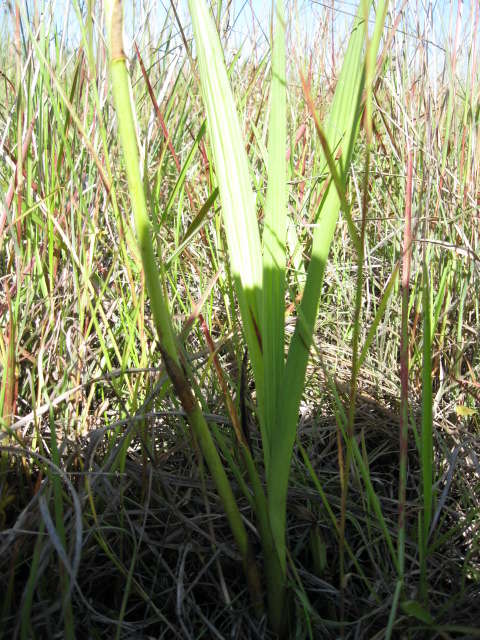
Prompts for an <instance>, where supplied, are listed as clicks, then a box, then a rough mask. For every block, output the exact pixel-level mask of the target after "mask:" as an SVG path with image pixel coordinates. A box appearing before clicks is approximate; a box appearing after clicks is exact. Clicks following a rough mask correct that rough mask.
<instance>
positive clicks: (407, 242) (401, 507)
mask: <svg viewBox="0 0 480 640" xmlns="http://www.w3.org/2000/svg"><path fill="white" fill-rule="evenodd" d="M412 184H413V149H412V146H411V141H410V140H409V139H407V184H406V189H405V227H404V236H403V265H402V321H401V322H402V324H401V344H400V384H401V390H400V470H399V489H398V569H399V572H400V576H399V577H400V579H401V580H403V578H404V575H405V539H406V513H405V509H406V491H407V457H408V373H409V362H408V361H409V339H408V336H409V322H408V309H409V299H410V292H409V288H410V269H411V256H412Z"/></svg>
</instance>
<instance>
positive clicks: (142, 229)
mask: <svg viewBox="0 0 480 640" xmlns="http://www.w3.org/2000/svg"><path fill="white" fill-rule="evenodd" d="M106 19H107V32H108V36H109V52H110V73H111V81H112V91H113V96H114V100H115V106H116V110H117V116H118V128H119V136H120V141H121V144H122V148H123V156H124V162H125V168H126V172H127V180H128V187H129V191H130V197H131V201H132V209H133V214H134V219H135V227H136V232H137V238H138V244H139V249H140V254H141V257H142V264H143V268H144V272H145V282H146V287H147V292H148V295H149V297H150V302H151V306H152V314H153V319H154V323H155V328H156V330H157V333H158V337H159V342H160V351H161V353H162V358H163V361H164V363H165V368H166V370H167V372H168V374H169V377H170V379H171V381H172V384H173V387H174V389H175V392H176V394H177V396H178V398H179V400H180V401H181V403H182V406H183V408H184V410H185V413H186V416H187V420H188V422H189V424H190V426H191V428H192V430H193V431H194V434H195V436H196V438H197V439H198V443H199V445H200V448H201V450H202V453H203V455H204V457H205V460H206V462H207V465H208V468H209V470H210V473H211V474H212V477H213V479H214V482H215V484H216V487H217V491H218V493H219V496H220V499H221V500H222V504H223V507H224V509H225V513H226V516H227V519H228V522H229V524H230V527H231V530H232V533H233V535H234V538H235V541H236V543H237V546H238V548H239V550H240V553H241V556H242V560H243V566H244V571H245V574H246V577H247V581H248V584H249V589H250V594H251V598H252V602H253V604H254V605H255V608H256V610H257V613H260V612H261V611H262V604H261V590H260V579H259V574H258V570H257V567H256V564H255V559H254V556H253V553H252V550H251V548H250V544H249V542H248V537H247V532H246V529H245V525H244V524H243V521H242V518H241V515H240V512H239V509H238V506H237V503H236V501H235V497H234V495H233V492H232V489H231V487H230V483H229V481H228V478H227V475H226V473H225V469H224V467H223V465H222V462H221V460H220V457H219V455H218V452H217V449H216V448H215V445H214V442H213V439H212V437H211V434H210V431H209V429H208V425H207V423H206V421H205V418H204V417H203V414H202V411H201V407H200V405H199V402H198V400H197V398H196V397H195V394H194V393H193V390H192V388H191V385H190V383H189V381H188V380H187V378H186V375H185V373H184V370H183V368H182V366H181V363H180V358H179V354H178V351H177V347H176V339H175V335H174V331H173V327H172V323H171V318H170V312H169V309H168V304H167V301H166V299H165V297H164V295H163V291H162V284H161V280H160V274H159V273H158V270H157V266H156V261H155V254H154V249H153V243H152V239H151V225H150V221H149V218H148V213H147V205H146V200H145V194H144V190H143V181H142V178H141V175H140V168H139V156H138V149H137V142H136V133H135V125H134V117H133V107H132V104H131V97H130V84H129V77H128V72H127V67H126V63H125V61H126V57H125V53H124V50H123V36H122V29H123V15H122V6H121V2H120V0H109V1H108V2H107V12H106Z"/></svg>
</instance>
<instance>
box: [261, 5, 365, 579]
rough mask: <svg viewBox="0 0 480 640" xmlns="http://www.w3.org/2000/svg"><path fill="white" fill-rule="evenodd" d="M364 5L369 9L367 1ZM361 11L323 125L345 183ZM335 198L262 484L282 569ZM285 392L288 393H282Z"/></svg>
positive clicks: (327, 211)
mask: <svg viewBox="0 0 480 640" xmlns="http://www.w3.org/2000/svg"><path fill="white" fill-rule="evenodd" d="M368 6H371V1H369V3H368ZM362 15H364V12H363V8H362V7H360V8H359V11H358V13H357V17H356V18H355V22H354V26H353V32H352V35H351V37H350V41H349V44H348V48H347V51H346V54H345V59H344V63H343V66H342V70H341V72H340V75H339V78H338V83H337V87H336V90H335V95H334V99H333V102H332V106H331V109H330V112H329V116H328V119H327V123H326V126H325V136H326V142H327V144H328V147H329V149H331V150H332V152H333V153H335V154H336V157H339V156H340V157H339V160H338V170H339V172H340V175H341V177H342V181H343V183H345V181H346V177H347V174H348V170H349V167H350V161H351V157H352V151H353V145H354V142H355V138H356V136H357V132H358V127H359V122H360V116H361V113H362V92H363V87H364V56H363V44H364V30H363V19H362V17H361V16H362ZM339 210H340V197H339V195H338V192H337V190H336V189H335V187H334V186H333V185H332V184H330V185H329V186H328V188H327V191H326V193H325V196H324V198H323V200H322V203H321V205H320V209H319V212H318V215H317V218H316V227H315V231H314V234H313V244H312V255H311V259H310V264H309V267H308V272H307V281H306V283H305V290H304V292H303V297H302V302H301V304H300V307H299V309H298V319H297V324H296V327H295V332H294V335H293V338H292V342H291V344H290V349H289V352H288V358H287V363H286V367H285V373H284V377H283V384H282V389H283V391H284V392H283V393H282V395H281V397H280V404H279V413H278V416H279V420H278V423H277V428H276V432H275V437H274V438H273V439H272V447H271V453H270V464H269V468H268V475H267V484H268V493H269V513H270V522H271V526H272V533H273V536H274V538H275V544H276V545H277V550H278V553H279V557H280V559H281V561H282V562H283V568H284V570H285V569H286V566H285V557H286V548H285V526H286V498H287V488H288V477H289V468H290V462H291V457H292V450H293V444H294V441H295V434H296V427H297V420H298V410H299V406H300V400H301V397H302V393H303V389H304V381H305V371H306V367H307V362H308V356H309V351H310V346H311V342H312V337H313V331H314V327H315V319H316V316H317V312H318V305H319V299H320V292H321V288H322V282H323V276H324V273H325V266H326V263H327V258H328V253H329V250H330V245H331V243H332V239H333V234H334V231H335V227H336V224H337V220H338V215H339ZM286 390H288V393H286V392H285V391H286Z"/></svg>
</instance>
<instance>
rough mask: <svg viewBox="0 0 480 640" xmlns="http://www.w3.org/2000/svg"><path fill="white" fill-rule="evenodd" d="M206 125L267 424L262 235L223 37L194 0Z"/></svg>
mask: <svg viewBox="0 0 480 640" xmlns="http://www.w3.org/2000/svg"><path fill="white" fill-rule="evenodd" d="M188 6H189V9H190V16H191V18H192V26H193V33H194V36H195V43H196V47H197V56H198V69H199V73H200V84H201V90H202V96H203V102H204V105H205V109H206V113H207V126H208V132H209V135H210V142H211V145H212V150H213V158H214V163H215V172H216V176H217V180H218V188H219V191H220V199H221V202H222V213H223V220H224V224H225V232H226V236H227V243H228V251H229V259H230V265H231V271H232V276H233V281H234V286H235V292H236V295H237V297H238V303H239V306H240V312H241V316H242V322H243V330H244V332H245V338H246V341H247V345H248V350H249V355H250V359H251V362H252V366H253V371H254V375H255V381H256V387H257V389H256V390H257V400H258V409H259V414H260V415H259V418H260V423H261V426H262V425H263V415H262V407H263V395H264V394H263V356H262V337H261V334H260V309H261V290H262V284H263V274H262V259H261V248H260V234H259V231H258V222H257V217H256V212H255V199H254V194H253V191H252V186H251V183H250V174H249V167H248V160H247V154H246V151H245V145H244V140H243V136H242V132H241V128H240V123H239V119H238V114H237V111H236V107H235V102H234V100H233V95H232V90H231V88H230V84H229V81H228V75H227V71H226V68H225V61H224V58H223V53H222V48H221V45H220V40H219V37H218V33H217V30H216V27H215V23H214V21H213V18H212V16H211V15H210V13H209V10H208V7H207V3H206V2H205V0H189V2H188Z"/></svg>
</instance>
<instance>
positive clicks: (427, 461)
mask: <svg viewBox="0 0 480 640" xmlns="http://www.w3.org/2000/svg"><path fill="white" fill-rule="evenodd" d="M423 278H424V281H423V363H422V434H421V451H420V458H421V463H422V494H423V495H422V498H423V517H422V523H421V526H420V531H421V540H420V548H419V551H420V592H421V596H422V598H423V599H424V601H426V599H427V595H428V585H427V566H426V565H427V550H428V534H429V531H430V524H431V522H432V507H433V502H432V497H433V415H432V405H433V397H432V332H431V312H430V290H429V289H430V287H429V282H428V269H427V266H426V265H425V264H424V267H423Z"/></svg>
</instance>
